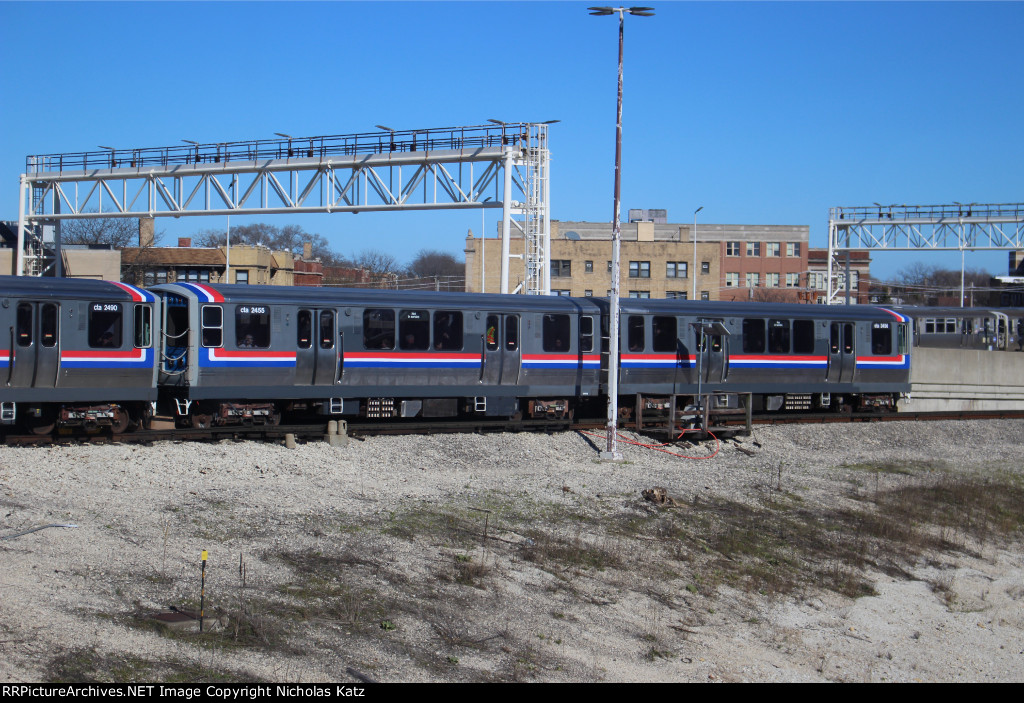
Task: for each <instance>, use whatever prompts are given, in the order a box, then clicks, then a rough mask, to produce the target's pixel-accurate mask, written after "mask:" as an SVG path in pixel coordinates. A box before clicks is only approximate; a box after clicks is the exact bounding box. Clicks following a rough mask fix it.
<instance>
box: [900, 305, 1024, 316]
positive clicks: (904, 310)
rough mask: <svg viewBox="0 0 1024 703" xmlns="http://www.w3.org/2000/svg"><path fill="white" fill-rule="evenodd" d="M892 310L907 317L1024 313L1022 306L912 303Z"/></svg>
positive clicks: (1015, 314) (1010, 314)
mask: <svg viewBox="0 0 1024 703" xmlns="http://www.w3.org/2000/svg"><path fill="white" fill-rule="evenodd" d="M892 309H893V310H895V311H897V312H899V313H901V314H903V315H907V316H909V317H915V318H917V317H982V316H986V315H992V314H994V313H1002V314H1004V315H1007V316H1009V317H1017V316H1019V315H1022V314H1024V308H1001V307H998V306H987V307H980V306H979V307H973V308H960V307H943V308H938V307H934V308H930V307H923V306H914V305H898V306H893V308H892Z"/></svg>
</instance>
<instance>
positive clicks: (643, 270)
mask: <svg viewBox="0 0 1024 703" xmlns="http://www.w3.org/2000/svg"><path fill="white" fill-rule="evenodd" d="M629 277H630V278H650V277H651V262H650V261H630V262H629Z"/></svg>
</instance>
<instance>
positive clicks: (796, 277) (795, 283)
mask: <svg viewBox="0 0 1024 703" xmlns="http://www.w3.org/2000/svg"><path fill="white" fill-rule="evenodd" d="M799 285H800V274H799V273H787V274H786V288H797V287H799Z"/></svg>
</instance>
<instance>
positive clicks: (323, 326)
mask: <svg viewBox="0 0 1024 703" xmlns="http://www.w3.org/2000/svg"><path fill="white" fill-rule="evenodd" d="M320 348H321V349H334V311H333V310H321V311H320Z"/></svg>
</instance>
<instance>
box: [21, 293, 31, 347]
mask: <svg viewBox="0 0 1024 703" xmlns="http://www.w3.org/2000/svg"><path fill="white" fill-rule="evenodd" d="M17 337H18V346H19V347H30V346H32V306H31V305H29V304H28V303H21V304H20V305H18V332H17Z"/></svg>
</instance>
